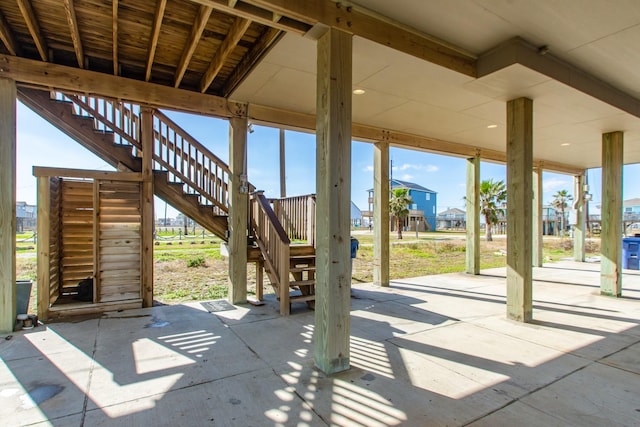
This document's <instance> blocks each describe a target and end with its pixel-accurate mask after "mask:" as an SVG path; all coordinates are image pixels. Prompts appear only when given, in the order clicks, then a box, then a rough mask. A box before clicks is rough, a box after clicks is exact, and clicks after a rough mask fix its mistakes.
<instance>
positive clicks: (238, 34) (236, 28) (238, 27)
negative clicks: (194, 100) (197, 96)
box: [200, 17, 251, 93]
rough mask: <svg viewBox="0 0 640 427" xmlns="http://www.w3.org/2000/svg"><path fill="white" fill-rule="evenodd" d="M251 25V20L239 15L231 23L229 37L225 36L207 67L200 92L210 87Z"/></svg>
mask: <svg viewBox="0 0 640 427" xmlns="http://www.w3.org/2000/svg"><path fill="white" fill-rule="evenodd" d="M249 25H251V21H249V20H247V19H244V18H240V17H237V18H236V19H235V21H234V22H233V24H232V25H231V28H230V29H229V32H228V33H227V37H225V39H224V40H223V41H222V43H221V44H220V46H219V47H218V50H217V51H216V53H215V55H213V59H212V60H211V63H210V64H209V68H207V71H206V72H205V73H204V76H203V77H202V81H201V82H200V92H203V93H204V92H206V91H207V89H209V86H211V83H212V82H213V80H214V79H215V78H216V76H217V75H218V73H219V72H220V69H221V68H222V66H223V65H224V63H225V61H226V60H227V58H228V57H229V55H231V52H233V49H234V48H235V47H236V45H237V44H238V42H239V41H240V39H242V36H243V35H244V33H245V32H246V31H247V29H248V28H249Z"/></svg>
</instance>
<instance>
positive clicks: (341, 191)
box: [314, 28, 352, 374]
mask: <svg viewBox="0 0 640 427" xmlns="http://www.w3.org/2000/svg"><path fill="white" fill-rule="evenodd" d="M351 74H352V36H351V34H349V33H346V32H344V31H340V30H336V29H333V28H332V29H329V30H328V31H327V32H326V33H325V34H324V35H323V36H321V37H320V39H319V40H318V72H317V79H318V85H317V88H318V89H317V96H316V112H317V122H318V124H317V131H316V191H317V197H316V218H317V223H316V224H317V229H316V230H317V233H316V248H317V250H316V267H317V270H316V302H315V329H314V341H315V344H314V361H315V365H316V366H317V367H318V368H319V369H320V370H322V372H324V373H325V374H333V373H336V372H340V371H344V370H347V369H349V364H350V362H349V361H350V350H349V339H350V330H351V325H350V306H351V304H350V291H351V244H350V225H351V220H350V218H351V215H350V214H351V96H352V95H351V79H352V77H351Z"/></svg>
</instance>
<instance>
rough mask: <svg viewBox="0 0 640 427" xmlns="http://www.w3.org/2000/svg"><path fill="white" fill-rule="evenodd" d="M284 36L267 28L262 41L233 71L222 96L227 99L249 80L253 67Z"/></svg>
mask: <svg viewBox="0 0 640 427" xmlns="http://www.w3.org/2000/svg"><path fill="white" fill-rule="evenodd" d="M283 35H284V32H283V31H281V30H279V29H277V28H271V27H267V29H266V30H265V32H264V33H263V34H262V36H260V39H258V41H257V42H256V44H255V45H254V46H253V47H252V48H251V50H250V51H249V52H247V53H246V54H245V55H244V57H243V58H242V60H241V61H240V63H239V64H238V65H237V66H236V68H235V69H234V70H233V73H232V74H231V75H230V76H229V78H228V79H227V82H226V83H225V85H224V87H223V88H222V93H221V95H222V96H224V97H225V98H227V97H229V95H231V93H232V92H233V91H234V90H235V89H236V88H237V87H238V85H239V84H240V83H242V81H243V80H244V79H245V78H247V76H248V75H249V73H250V72H251V70H252V69H253V67H255V66H256V65H257V64H258V62H259V61H260V58H262V57H263V56H264V55H265V54H266V53H267V52H268V51H269V49H271V48H272V47H273V46H274V45H275V43H276V42H277V41H278V40H279V39H280V37H282V36H283Z"/></svg>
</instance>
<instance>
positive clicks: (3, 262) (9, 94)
mask: <svg viewBox="0 0 640 427" xmlns="http://www.w3.org/2000/svg"><path fill="white" fill-rule="evenodd" d="M15 323H16V82H15V81H13V80H10V79H4V78H0V334H9V333H11V332H13V327H14V325H15Z"/></svg>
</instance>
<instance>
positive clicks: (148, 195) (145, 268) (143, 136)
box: [140, 107, 155, 307]
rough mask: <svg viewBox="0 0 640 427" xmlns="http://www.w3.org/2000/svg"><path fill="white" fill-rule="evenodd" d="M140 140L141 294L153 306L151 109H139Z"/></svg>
mask: <svg viewBox="0 0 640 427" xmlns="http://www.w3.org/2000/svg"><path fill="white" fill-rule="evenodd" d="M140 140H141V141H140V142H141V145H142V200H141V203H142V206H141V208H142V218H141V219H142V236H141V237H142V241H141V242H140V243H141V248H140V250H141V253H140V255H141V263H140V272H141V279H142V283H141V284H140V285H141V289H140V291H141V296H142V306H143V307H153V230H154V229H155V224H154V215H153V145H154V137H153V110H152V109H151V108H149V107H142V108H141V109H140Z"/></svg>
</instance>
